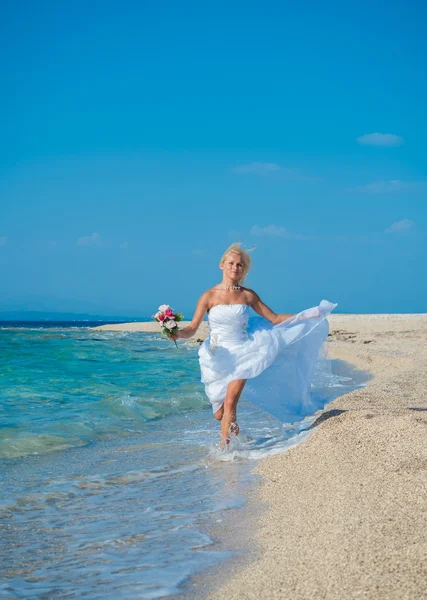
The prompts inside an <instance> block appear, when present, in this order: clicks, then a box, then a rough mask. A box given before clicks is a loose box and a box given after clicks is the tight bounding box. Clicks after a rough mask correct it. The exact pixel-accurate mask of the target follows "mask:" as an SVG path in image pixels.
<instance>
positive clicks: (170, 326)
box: [165, 319, 176, 330]
mask: <svg viewBox="0 0 427 600" xmlns="http://www.w3.org/2000/svg"><path fill="white" fill-rule="evenodd" d="M165 327H166V328H167V329H169V330H170V329H173V328H174V327H176V321H174V320H173V319H171V320H170V321H168V322H167V323H165Z"/></svg>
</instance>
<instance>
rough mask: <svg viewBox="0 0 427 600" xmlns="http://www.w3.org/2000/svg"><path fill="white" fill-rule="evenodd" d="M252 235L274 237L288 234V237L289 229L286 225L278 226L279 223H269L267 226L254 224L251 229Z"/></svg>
mask: <svg viewBox="0 0 427 600" xmlns="http://www.w3.org/2000/svg"><path fill="white" fill-rule="evenodd" d="M251 234H252V235H269V236H273V237H278V236H286V237H288V236H289V234H288V231H287V229H285V228H284V227H278V226H277V225H267V227H259V226H258V225H254V226H253V227H252V229H251Z"/></svg>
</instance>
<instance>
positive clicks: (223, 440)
mask: <svg viewBox="0 0 427 600" xmlns="http://www.w3.org/2000/svg"><path fill="white" fill-rule="evenodd" d="M229 443H230V438H229V437H224V436H221V438H220V440H219V448H220V450H225V449H226V448H228V444H229Z"/></svg>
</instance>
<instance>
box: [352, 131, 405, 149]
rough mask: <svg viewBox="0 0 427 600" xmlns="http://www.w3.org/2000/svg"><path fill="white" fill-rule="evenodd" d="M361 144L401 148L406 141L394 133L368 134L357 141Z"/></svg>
mask: <svg viewBox="0 0 427 600" xmlns="http://www.w3.org/2000/svg"><path fill="white" fill-rule="evenodd" d="M356 141H357V142H359V144H363V145H365V146H401V145H402V144H404V143H405V140H404V139H403V138H402V137H400V136H398V135H394V134H393V133H378V132H376V133H368V134H367V135H362V136H361V137H358V138H357V139H356Z"/></svg>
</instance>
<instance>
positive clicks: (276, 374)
mask: <svg viewBox="0 0 427 600" xmlns="http://www.w3.org/2000/svg"><path fill="white" fill-rule="evenodd" d="M336 306H337V305H336V304H332V303H331V302H328V301H327V300H322V302H321V303H320V304H319V306H316V307H314V308H309V309H307V310H304V311H302V312H300V313H298V314H297V315H294V316H293V317H291V318H289V319H287V320H286V321H283V322H282V323H280V324H279V325H273V324H272V323H271V322H270V321H267V319H264V318H263V317H252V318H249V306H248V305H246V304H218V305H216V306H213V307H212V308H211V310H210V311H209V314H208V324H209V330H210V335H209V337H208V338H207V339H206V340H205V341H204V342H203V344H202V346H201V347H200V349H199V362H200V369H201V373H202V383H204V385H205V391H206V395H207V396H208V398H209V400H210V401H211V404H212V409H213V412H214V413H215V412H217V410H219V409H220V408H221V406H222V405H223V403H224V399H225V395H226V391H227V386H228V384H229V383H230V381H234V380H235V379H247V380H248V381H247V383H246V386H245V388H244V390H243V394H242V397H244V398H247V399H248V400H251V401H252V402H254V403H255V404H257V405H259V406H260V407H262V408H263V409H265V410H266V411H267V412H269V413H271V414H273V415H274V416H276V417H278V418H279V419H280V420H281V421H283V422H286V423H293V422H295V421H298V420H301V419H303V418H304V417H305V416H307V415H309V414H312V413H314V412H315V411H316V410H318V409H320V408H323V405H324V400H322V399H321V398H317V399H315V398H313V397H312V396H311V394H310V387H311V381H312V378H313V374H314V370H315V366H316V361H317V358H318V356H319V352H320V349H321V347H322V345H323V343H324V341H325V340H326V339H327V336H328V332H329V325H328V321H327V320H326V317H327V316H328V315H329V314H330V312H331V311H332V310H333V309H334V308H335V307H336Z"/></svg>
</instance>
